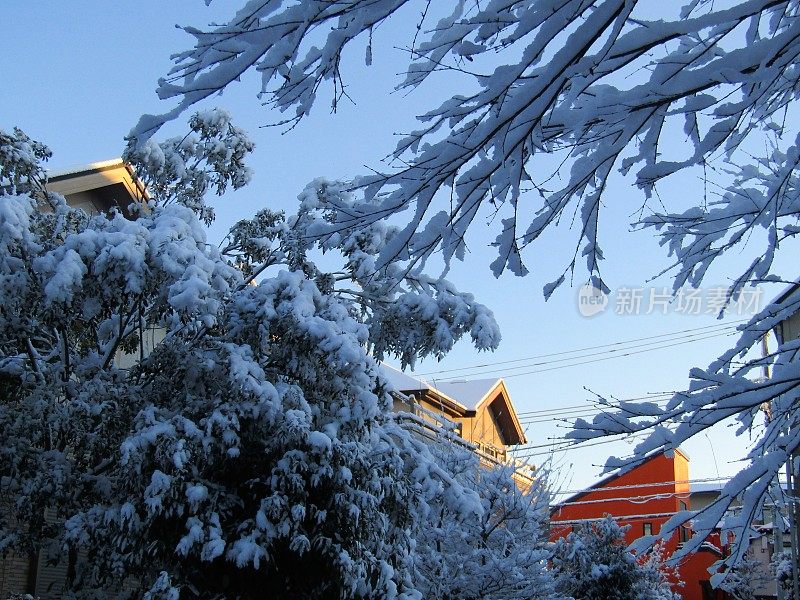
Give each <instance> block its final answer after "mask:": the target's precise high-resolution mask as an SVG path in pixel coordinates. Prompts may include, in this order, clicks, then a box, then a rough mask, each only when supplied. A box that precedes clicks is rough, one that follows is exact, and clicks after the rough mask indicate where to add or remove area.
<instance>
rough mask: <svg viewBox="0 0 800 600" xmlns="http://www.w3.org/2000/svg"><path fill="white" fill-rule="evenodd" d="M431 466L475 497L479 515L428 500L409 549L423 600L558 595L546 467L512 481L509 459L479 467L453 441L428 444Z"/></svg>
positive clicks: (508, 599)
mask: <svg viewBox="0 0 800 600" xmlns="http://www.w3.org/2000/svg"><path fill="white" fill-rule="evenodd" d="M434 455H435V456H436V458H437V461H438V463H439V464H441V465H443V466H444V467H445V468H446V470H447V471H448V472H449V473H451V474H453V475H454V476H455V477H456V479H457V480H458V481H459V482H460V483H461V484H462V485H464V487H465V488H466V489H469V490H472V491H474V492H475V493H477V494H478V496H479V498H480V501H481V504H482V506H483V513H482V514H477V513H455V512H453V510H452V509H451V508H450V507H449V506H447V505H446V504H444V503H436V504H431V510H430V512H429V514H428V516H427V518H426V521H427V525H426V526H425V527H423V528H422V529H421V530H420V534H419V536H418V537H417V545H416V550H415V552H414V557H415V562H416V569H417V573H418V576H419V581H420V584H419V586H420V589H421V591H422V592H423V597H425V598H441V599H443V600H489V599H492V600H511V599H521V598H527V599H531V600H533V599H544V598H548V599H553V600H556V599H558V598H560V596H559V595H558V594H556V592H555V585H554V580H553V576H552V573H551V572H550V570H549V569H548V566H547V561H548V559H549V558H550V548H549V543H548V534H549V500H550V494H549V491H548V489H547V471H546V470H540V471H537V473H536V477H535V479H533V480H532V481H526V480H523V479H519V478H516V479H515V477H516V474H515V467H514V466H513V465H512V464H505V465H487V464H481V462H480V459H479V458H478V456H477V454H476V453H475V452H472V451H470V450H467V449H465V448H464V447H462V446H460V445H459V444H458V443H457V442H448V441H446V438H445V437H444V436H442V442H440V443H439V444H437V445H436V446H435V447H434Z"/></svg>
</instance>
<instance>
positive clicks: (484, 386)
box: [433, 379, 502, 410]
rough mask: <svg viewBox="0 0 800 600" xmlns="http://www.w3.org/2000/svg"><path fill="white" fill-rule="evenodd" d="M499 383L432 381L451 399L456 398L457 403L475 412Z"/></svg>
mask: <svg viewBox="0 0 800 600" xmlns="http://www.w3.org/2000/svg"><path fill="white" fill-rule="evenodd" d="M501 381H502V380H501V379H473V380H470V381H467V380H460V381H436V380H435V379H434V380H433V385H434V386H435V387H436V389H437V390H439V391H441V392H444V393H445V394H447V395H448V396H450V397H451V398H458V401H459V402H460V403H461V404H463V405H464V406H466V407H467V409H468V410H477V409H478V407H479V406H480V405H481V404H483V402H484V401H486V400H487V399H488V398H490V395H491V393H492V391H494V390H495V389H496V388H497V387H498V384H499V383H500V382H501Z"/></svg>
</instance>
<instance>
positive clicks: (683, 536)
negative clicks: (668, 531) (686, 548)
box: [678, 525, 692, 544]
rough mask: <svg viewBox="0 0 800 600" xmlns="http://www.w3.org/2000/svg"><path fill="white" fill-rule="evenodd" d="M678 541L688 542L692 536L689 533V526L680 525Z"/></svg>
mask: <svg viewBox="0 0 800 600" xmlns="http://www.w3.org/2000/svg"><path fill="white" fill-rule="evenodd" d="M678 536H679V537H678V541H679V542H680V543H681V544H683V543H684V542H688V541H689V538H690V537H692V536H691V534H690V533H689V528H688V527H686V525H681V528H680V530H679V531H678Z"/></svg>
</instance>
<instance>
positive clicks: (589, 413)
mask: <svg viewBox="0 0 800 600" xmlns="http://www.w3.org/2000/svg"><path fill="white" fill-rule="evenodd" d="M669 401H670V398H664V399H663V400H658V401H656V402H652V403H651V404H656V405H658V404H665V403H667V402H669ZM621 408H622V407H621V406H616V405H614V406H612V405H609V406H607V407H601V408H599V409H596V410H589V408H588V407H587V408H586V409H584V410H583V411H567V412H565V413H563V414H561V415H560V416H559V415H558V414H557V413H553V414H547V415H540V416H533V417H525V418H522V419H520V420H519V422H520V424H521V425H534V424H536V423H549V422H553V421H572V420H574V419H578V418H585V417H594V416H596V415H599V414H601V413H604V412H607V411H610V410H620V409H621ZM659 408H661V407H659Z"/></svg>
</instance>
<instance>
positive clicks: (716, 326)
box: [414, 319, 747, 377]
mask: <svg viewBox="0 0 800 600" xmlns="http://www.w3.org/2000/svg"><path fill="white" fill-rule="evenodd" d="M745 321H747V319H740V320H737V321H731V322H730V323H715V324H714V325H705V326H703V327H692V328H690V329H681V330H679V331H674V332H671V333H662V334H657V335H650V336H644V337H640V338H633V339H629V340H622V341H618V342H609V343H607V344H599V345H597V346H586V347H584V348H577V349H575V350H563V351H561V352H551V353H548V354H538V355H534V356H528V357H525V358H516V359H513V360H505V361H491V362H487V363H482V364H477V365H471V366H468V367H458V368H453V369H440V370H438V371H427V372H424V373H415V374H414V376H415V377H424V376H426V375H437V374H439V373H453V372H456V371H471V370H473V369H482V368H485V367H492V366H497V365H508V364H514V363H518V362H526V361H530V360H537V359H539V358H551V357H553V356H563V355H565V354H577V353H579V352H586V351H589V350H599V349H603V348H611V347H614V346H620V345H626V344H632V343H634V342H642V341H646V340H655V339H658V338H669V337H673V336H677V335H680V334H685V333H689V332H697V333H700V332H703V331H708V330H716V329H729V328H733V327H735V326H736V324H738V323H743V322H745ZM661 341H662V342H663V341H667V340H661Z"/></svg>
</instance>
